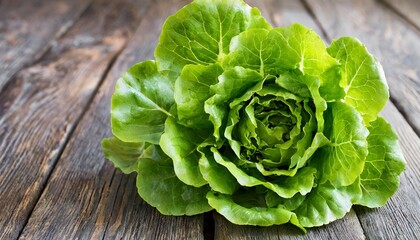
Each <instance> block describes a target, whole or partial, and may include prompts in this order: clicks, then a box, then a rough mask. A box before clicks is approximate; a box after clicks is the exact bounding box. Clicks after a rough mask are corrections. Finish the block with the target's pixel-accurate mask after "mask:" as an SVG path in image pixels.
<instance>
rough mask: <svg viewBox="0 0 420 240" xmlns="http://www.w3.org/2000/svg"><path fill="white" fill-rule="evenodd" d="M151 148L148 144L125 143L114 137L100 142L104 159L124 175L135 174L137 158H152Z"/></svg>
mask: <svg viewBox="0 0 420 240" xmlns="http://www.w3.org/2000/svg"><path fill="white" fill-rule="evenodd" d="M153 148H154V147H153V145H151V144H149V143H145V142H140V143H127V142H123V141H121V140H119V139H118V138H116V137H112V138H105V139H103V140H102V149H103V151H104V155H105V157H106V158H108V159H109V160H110V161H111V162H112V163H113V164H114V165H115V167H116V168H119V169H120V170H121V171H122V172H123V173H125V174H129V173H132V172H137V170H138V160H139V158H150V157H152V149H153Z"/></svg>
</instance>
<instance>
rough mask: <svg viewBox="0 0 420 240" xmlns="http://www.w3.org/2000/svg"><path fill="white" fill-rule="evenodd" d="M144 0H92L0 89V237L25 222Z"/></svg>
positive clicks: (10, 236)
mask: <svg viewBox="0 0 420 240" xmlns="http://www.w3.org/2000/svg"><path fill="white" fill-rule="evenodd" d="M147 2H148V1H142V2H139V1H137V0H132V1H131V0H125V1H120V2H118V3H117V2H113V1H111V0H98V1H96V2H95V4H94V5H92V6H91V7H90V8H89V9H88V10H87V11H86V12H85V13H84V14H83V16H82V17H81V19H80V20H79V21H78V22H77V23H76V24H75V26H74V27H73V28H72V29H71V30H70V31H69V32H68V33H66V34H65V35H64V36H63V37H61V38H60V39H59V40H58V41H56V42H55V43H54V44H53V47H52V49H51V50H50V51H49V52H48V53H47V55H46V56H45V57H44V58H43V59H42V60H41V61H40V63H38V64H36V65H34V66H31V67H29V68H26V69H23V70H22V71H20V73H18V74H17V77H16V78H15V79H14V81H12V82H10V84H8V85H7V86H6V88H5V89H4V91H3V93H2V94H1V95H0V159H1V161H0V193H1V194H0V209H1V211H0V239H13V238H16V237H17V236H18V235H19V232H20V231H21V230H22V228H23V227H24V225H25V223H26V221H27V219H28V217H29V215H30V213H31V211H32V209H33V207H34V206H35V204H36V201H37V200H38V198H39V196H40V194H41V191H42V190H43V188H44V186H45V183H46V180H47V179H48V176H49V175H50V173H51V170H52V168H53V167H54V165H55V163H56V160H57V158H58V157H59V155H60V154H61V152H62V150H63V147H64V146H65V144H66V142H67V141H68V138H69V137H70V135H71V133H72V131H73V130H74V127H75V125H76V124H77V122H78V120H79V119H80V116H81V115H82V113H83V111H84V109H85V108H86V106H87V105H88V104H89V102H90V100H91V98H92V95H93V93H94V92H95V91H96V89H97V86H98V85H99V83H100V82H101V80H102V79H103V74H104V72H106V70H107V69H108V67H109V65H110V64H111V63H112V62H113V60H114V59H115V57H116V56H117V55H118V53H120V51H121V50H122V48H123V47H124V45H125V44H126V42H127V41H128V38H129V36H130V35H131V34H132V33H133V32H134V30H135V29H136V27H137V26H136V25H137V24H138V22H139V21H140V17H141V15H142V13H143V12H144V11H145V8H146V7H147V6H145V3H147ZM53 5H54V4H53ZM41 224H43V223H41ZM40 228H42V227H40Z"/></svg>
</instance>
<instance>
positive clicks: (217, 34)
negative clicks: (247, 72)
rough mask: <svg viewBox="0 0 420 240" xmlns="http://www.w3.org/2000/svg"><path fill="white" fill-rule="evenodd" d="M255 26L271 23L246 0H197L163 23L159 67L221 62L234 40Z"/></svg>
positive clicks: (159, 46) (179, 67) (156, 53)
mask: <svg viewBox="0 0 420 240" xmlns="http://www.w3.org/2000/svg"><path fill="white" fill-rule="evenodd" d="M252 28H266V29H267V28H268V29H269V28H271V26H270V25H269V24H268V23H267V21H266V20H265V19H264V18H263V17H261V14H260V12H259V10H258V9H257V8H251V7H250V6H248V5H247V4H245V2H243V1H242V0H232V1H225V0H195V1H193V2H192V3H191V4H188V5H187V6H185V7H184V8H182V9H181V10H179V11H178V12H177V13H176V14H174V15H172V16H170V17H169V18H168V19H167V20H166V22H165V24H164V25H163V28H162V33H161V35H160V38H159V44H158V46H157V47H156V51H155V57H156V60H157V62H158V65H159V69H170V70H173V71H175V72H181V70H182V67H183V66H185V65H187V64H201V65H207V64H211V63H216V62H218V61H219V62H220V61H222V60H223V57H224V56H225V54H227V53H228V51H229V43H230V41H231V39H232V38H233V37H234V36H236V35H238V34H239V33H241V32H243V31H245V30H247V29H252Z"/></svg>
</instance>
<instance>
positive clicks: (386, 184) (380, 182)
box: [355, 117, 405, 207]
mask: <svg viewBox="0 0 420 240" xmlns="http://www.w3.org/2000/svg"><path fill="white" fill-rule="evenodd" d="M368 129H369V132H370V133H369V136H368V138H367V141H368V144H369V148H368V149H369V154H368V155H367V157H366V163H365V168H364V169H363V172H362V174H361V175H360V186H361V189H362V197H361V198H360V199H358V201H356V202H355V204H360V205H364V206H368V207H381V206H384V205H385V203H386V201H387V200H388V199H389V198H390V197H391V196H392V195H393V194H394V193H395V192H396V191H397V189H398V186H399V184H400V179H399V175H400V174H401V172H402V171H403V170H404V167H405V160H404V157H403V155H402V152H401V149H400V147H399V145H398V137H397V135H396V134H395V132H394V131H393V130H392V128H391V126H390V125H389V124H388V123H387V122H386V121H385V119H383V118H381V117H379V118H377V119H376V120H375V121H373V122H371V124H370V127H369V128H368Z"/></svg>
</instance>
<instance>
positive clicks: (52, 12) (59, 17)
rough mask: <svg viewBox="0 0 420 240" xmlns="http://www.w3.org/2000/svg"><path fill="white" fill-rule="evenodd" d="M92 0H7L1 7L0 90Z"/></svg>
mask: <svg viewBox="0 0 420 240" xmlns="http://www.w3.org/2000/svg"><path fill="white" fill-rule="evenodd" d="M90 2H91V0H76V1H72V0H59V1H48V0H34V1H25V0H8V1H3V2H2V3H1V8H0V73H1V74H0V92H1V90H2V88H3V87H4V85H5V84H6V83H7V82H8V81H9V80H10V79H11V78H12V76H13V75H14V74H16V73H17V72H18V71H19V70H20V69H21V68H22V67H24V66H25V65H26V66H27V65H29V64H31V63H34V62H35V61H36V60H37V59H39V58H40V57H41V56H42V55H43V54H44V53H45V51H46V50H47V49H48V46H49V43H50V42H51V41H52V40H53V39H54V38H55V37H56V36H58V35H60V34H62V33H64V32H65V31H66V30H67V29H68V28H69V27H70V26H71V25H72V24H73V22H74V21H75V20H76V19H77V18H79V16H80V14H81V13H82V12H83V11H84V10H85V9H86V7H87V6H88V5H89V4H90Z"/></svg>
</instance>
